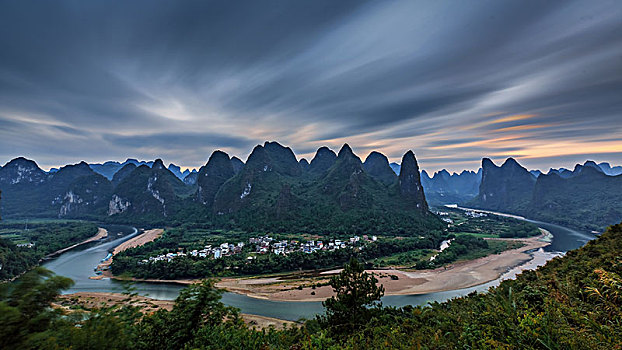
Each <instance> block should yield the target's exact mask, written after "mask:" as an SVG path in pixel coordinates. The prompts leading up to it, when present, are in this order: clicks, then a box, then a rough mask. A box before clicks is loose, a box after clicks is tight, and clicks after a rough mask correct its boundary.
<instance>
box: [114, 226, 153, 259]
mask: <svg viewBox="0 0 622 350" xmlns="http://www.w3.org/2000/svg"><path fill="white" fill-rule="evenodd" d="M163 232H164V230H163V229H161V228H158V229H153V230H147V231H145V232H143V233H141V234H140V235H138V236H136V237H133V238H131V239H128V240H127V241H125V242H123V243H121V244H119V245H118V246H116V247H115V248H114V250H113V251H112V255H117V254H119V253H121V252H122V251H124V250H127V249H130V248H134V247H140V246H141V245H144V244H145V243H149V242H152V241H155V240H156V239H158V238H160V236H162V233H163Z"/></svg>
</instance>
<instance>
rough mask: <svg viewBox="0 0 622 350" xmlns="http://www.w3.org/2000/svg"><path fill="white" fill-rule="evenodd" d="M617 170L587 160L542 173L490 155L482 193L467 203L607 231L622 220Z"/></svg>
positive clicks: (621, 190) (621, 179)
mask: <svg viewBox="0 0 622 350" xmlns="http://www.w3.org/2000/svg"><path fill="white" fill-rule="evenodd" d="M616 168H620V167H614V168H611V167H610V166H609V164H607V163H601V164H596V163H595V162H593V161H587V162H585V163H584V164H583V165H581V164H577V165H576V166H575V168H574V169H573V170H572V171H570V170H567V169H551V170H550V171H549V172H548V173H547V174H540V175H539V176H538V177H536V176H534V175H533V174H532V173H531V172H529V171H528V170H527V169H525V168H524V167H522V166H521V165H520V164H518V162H517V161H516V160H514V159H512V158H508V159H507V160H506V161H505V163H503V164H502V165H501V166H496V165H495V164H494V163H493V162H492V161H491V160H490V159H487V158H484V159H483V161H482V181H481V184H480V187H479V194H478V196H477V197H476V198H475V199H473V200H472V201H470V202H468V203H467V204H466V205H467V206H470V207H476V208H482V209H489V210H495V211H502V212H507V213H513V214H519V215H523V216H526V217H529V218H533V219H538V220H542V221H547V222H553V223H559V224H563V225H568V226H571V227H576V228H582V229H586V230H596V231H601V230H603V229H604V228H605V227H606V226H608V225H611V224H615V223H619V222H620V221H621V220H622V201H620V198H622V175H620V173H619V172H618V169H616ZM605 169H606V171H605ZM610 174H613V175H610ZM616 174H617V175H616Z"/></svg>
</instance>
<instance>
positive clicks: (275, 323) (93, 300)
mask: <svg viewBox="0 0 622 350" xmlns="http://www.w3.org/2000/svg"><path fill="white" fill-rule="evenodd" d="M56 304H57V305H59V306H61V307H64V308H65V309H69V306H70V305H81V306H83V307H84V308H86V309H92V308H96V307H101V306H114V305H121V304H122V305H128V304H130V305H134V306H138V307H141V308H142V309H143V310H144V311H145V312H147V313H149V312H153V311H156V310H158V309H161V308H162V309H165V310H169V311H170V310H172V309H173V306H174V305H175V302H174V301H173V300H157V299H151V298H148V297H144V296H134V297H132V301H131V302H130V301H129V300H128V296H127V295H125V294H121V293H103V292H78V293H73V294H65V295H61V296H60V297H59V301H58V303H56ZM240 316H242V319H243V320H244V322H245V323H246V324H247V325H249V326H251V327H257V328H268V327H271V326H272V327H274V328H276V329H282V328H284V325H287V326H292V325H294V324H295V322H292V321H285V320H280V319H277V318H272V317H265V316H259V315H251V314H240Z"/></svg>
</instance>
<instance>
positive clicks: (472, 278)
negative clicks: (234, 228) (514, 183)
mask: <svg viewBox="0 0 622 350" xmlns="http://www.w3.org/2000/svg"><path fill="white" fill-rule="evenodd" d="M545 238H546V235H545V234H542V235H540V236H537V237H531V238H525V239H511V240H513V241H520V242H522V243H523V244H524V245H523V246H522V247H520V248H517V249H512V250H507V251H504V252H502V253H499V254H494V255H489V256H486V257H483V258H479V259H475V260H469V261H461V262H457V263H454V264H452V265H449V266H446V267H443V268H438V269H434V270H421V271H412V272H411V271H401V270H396V269H386V270H368V272H373V273H375V274H377V278H378V280H379V282H378V283H379V284H382V285H384V288H385V295H407V294H425V293H433V292H441V291H449V290H455V289H462V288H468V287H473V286H477V285H480V284H484V283H487V282H490V281H493V280H495V279H497V278H499V277H500V276H501V275H502V274H503V273H505V272H507V271H508V270H510V269H512V268H514V267H516V266H519V265H522V264H524V263H526V262H528V261H530V260H531V259H532V256H531V254H530V253H529V251H532V250H535V249H538V248H542V247H545V246H547V245H549V244H550V243H549V242H547V241H546V239H545ZM339 271H341V269H337V270H332V271H327V272H324V273H323V275H325V276H326V278H324V279H323V278H319V279H318V278H314V279H311V278H307V279H305V278H302V279H296V280H285V279H280V278H279V277H271V278H229V279H222V280H221V281H220V282H218V283H217V284H216V286H217V287H219V288H224V289H226V290H228V291H231V292H235V293H239V294H245V295H247V296H250V297H255V298H261V299H269V300H277V301H323V300H324V299H326V298H328V297H330V296H332V295H333V291H332V288H331V287H330V286H319V287H315V289H313V288H312V287H311V286H312V285H313V284H317V283H326V282H327V281H328V278H329V277H330V275H331V274H336V273H339ZM392 275H393V276H397V279H394V278H395V277H394V278H391V276H392ZM301 285H302V286H303V288H302V289H298V287H299V286H301Z"/></svg>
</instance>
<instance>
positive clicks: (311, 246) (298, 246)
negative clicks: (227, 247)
mask: <svg viewBox="0 0 622 350" xmlns="http://www.w3.org/2000/svg"><path fill="white" fill-rule="evenodd" d="M376 240H378V237H376V236H371V237H369V236H367V235H363V237H359V236H354V237H350V238H349V239H344V240H341V239H334V240H329V241H326V242H324V241H320V240H317V241H316V240H310V241H306V242H304V243H303V242H299V241H297V240H290V241H288V240H281V241H277V240H275V239H273V238H272V237H269V236H262V237H253V238H251V239H249V243H250V244H255V252H256V253H259V254H267V253H273V254H276V255H285V254H289V253H293V252H304V253H314V252H317V251H320V250H328V251H331V250H337V249H345V248H352V247H355V246H360V245H362V244H363V243H367V242H375V241H376Z"/></svg>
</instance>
